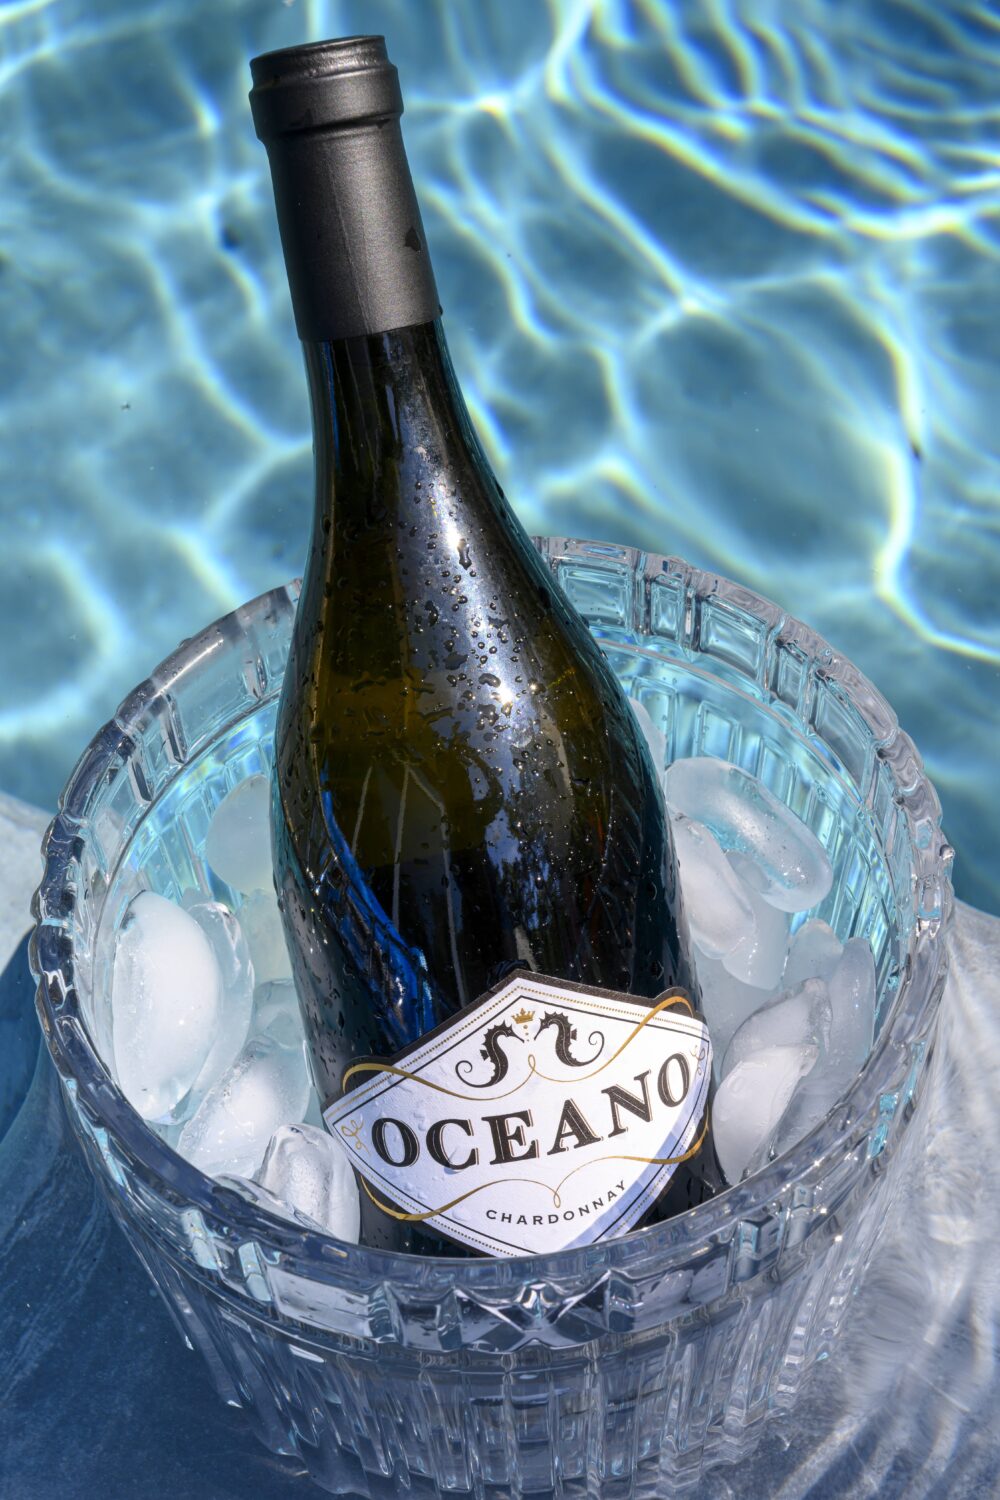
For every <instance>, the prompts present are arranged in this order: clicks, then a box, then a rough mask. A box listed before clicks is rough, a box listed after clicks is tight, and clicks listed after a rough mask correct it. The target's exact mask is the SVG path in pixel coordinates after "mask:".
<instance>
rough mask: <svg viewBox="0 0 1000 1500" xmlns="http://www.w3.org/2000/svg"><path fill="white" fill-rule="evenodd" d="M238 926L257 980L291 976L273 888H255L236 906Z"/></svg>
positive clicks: (259, 981)
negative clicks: (251, 893) (268, 889)
mask: <svg viewBox="0 0 1000 1500" xmlns="http://www.w3.org/2000/svg"><path fill="white" fill-rule="evenodd" d="M238 915H239V919H240V926H241V927H242V928H243V934H244V936H245V938H246V940H247V944H248V946H249V948H250V959H251V961H252V963H253V973H254V978H255V979H256V981H257V983H258V984H267V983H268V982H269V981H271V980H274V979H291V977H292V966H291V964H290V962H289V960H288V949H287V948H286V946H285V933H284V929H283V928H282V925H281V912H280V911H279V910H278V901H277V897H276V896H275V894H274V892H273V891H255V892H254V894H253V895H252V896H249V897H248V898H247V900H246V901H244V903H243V905H242V906H241V907H240V909H239V914H238Z"/></svg>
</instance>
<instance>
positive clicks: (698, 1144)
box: [361, 1109, 709, 1224]
mask: <svg viewBox="0 0 1000 1500" xmlns="http://www.w3.org/2000/svg"><path fill="white" fill-rule="evenodd" d="M708 1127H709V1117H708V1110H707V1109H706V1111H705V1123H704V1125H703V1126H702V1127H701V1131H700V1133H699V1135H698V1139H697V1140H696V1141H695V1143H694V1145H693V1146H691V1147H689V1149H688V1150H687V1151H685V1152H684V1153H683V1155H681V1156H625V1155H621V1156H599V1157H597V1158H596V1159H595V1160H594V1161H585V1162H581V1163H580V1165H579V1166H578V1167H574V1168H573V1170H572V1171H571V1172H567V1173H566V1176H565V1177H564V1178H563V1179H562V1180H561V1181H560V1182H558V1183H556V1186H555V1187H550V1186H549V1184H548V1183H547V1182H539V1181H538V1178H537V1177H509V1178H506V1179H504V1178H501V1177H496V1178H494V1179H493V1181H492V1182H481V1183H480V1184H479V1186H478V1187H474V1188H470V1189H469V1191H468V1192H467V1193H460V1194H459V1196H458V1197H457V1198H452V1200H451V1202H450V1203H442V1204H441V1206H440V1207H439V1208H428V1209H425V1211H424V1212H423V1213H420V1214H408V1213H404V1212H403V1211H402V1209H398V1208H392V1207H390V1205H389V1204H388V1203H383V1202H382V1200H381V1198H376V1196H375V1194H374V1193H373V1192H372V1190H371V1188H370V1187H369V1186H368V1183H367V1181H366V1179H365V1177H364V1175H363V1174H362V1175H361V1186H362V1187H363V1188H364V1190H365V1192H366V1193H367V1194H368V1196H369V1198H370V1199H371V1201H372V1202H373V1203H374V1204H375V1207H376V1208H380V1209H381V1210H382V1212H383V1213H384V1214H388V1215H389V1217H390V1218H391V1219H399V1220H400V1221H403V1222H405V1223H407V1224H421V1223H423V1221H424V1220H425V1219H433V1218H436V1217H437V1216H438V1214H446V1213H448V1212H449V1210H450V1209H453V1208H456V1207H457V1206H458V1204H459V1203H464V1202H465V1200H466V1198H472V1197H474V1196H475V1194H476V1193H481V1192H483V1191H484V1190H485V1189H486V1188H491V1187H500V1186H503V1187H510V1186H511V1184H512V1183H515V1182H525V1183H530V1184H531V1186H532V1187H539V1188H542V1189H543V1191H545V1192H548V1193H551V1194H552V1206H553V1208H561V1207H562V1198H561V1197H560V1192H561V1190H562V1188H563V1187H564V1186H565V1185H566V1183H567V1182H569V1180H570V1178H571V1177H575V1176H576V1174H577V1172H582V1171H583V1170H584V1168H585V1167H595V1166H598V1165H599V1164H600V1163H601V1162H602V1161H640V1162H643V1163H644V1164H645V1165H646V1166H650V1167H653V1166H655V1167H676V1166H679V1165H680V1163H681V1162H684V1161H690V1159H691V1157H692V1156H696V1155H697V1153H698V1152H699V1151H700V1150H701V1148H702V1146H703V1145H704V1142H705V1137H706V1136H707V1135H708Z"/></svg>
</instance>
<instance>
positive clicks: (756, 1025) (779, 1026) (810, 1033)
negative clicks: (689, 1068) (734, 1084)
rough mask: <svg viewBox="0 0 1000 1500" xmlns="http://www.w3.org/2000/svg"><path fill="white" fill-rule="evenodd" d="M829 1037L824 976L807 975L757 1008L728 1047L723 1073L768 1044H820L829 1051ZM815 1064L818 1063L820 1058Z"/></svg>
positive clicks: (821, 1052)
mask: <svg viewBox="0 0 1000 1500" xmlns="http://www.w3.org/2000/svg"><path fill="white" fill-rule="evenodd" d="M829 1041H830V997H829V995H828V993H827V988H826V985H825V984H824V983H823V981H822V980H821V979H807V980H806V981H805V983H804V984H802V985H800V986H799V988H798V989H796V990H793V991H792V993H791V994H786V995H779V996H778V998H777V1000H771V1001H769V1002H768V1004H767V1005H762V1006H761V1008H760V1009H759V1010H755V1011H754V1013H753V1015H752V1016H750V1017H749V1018H748V1019H747V1020H746V1021H744V1022H743V1025H742V1026H741V1027H740V1029H739V1031H737V1033H736V1035H735V1036H734V1037H733V1039H732V1041H731V1042H730V1043H729V1046H728V1048H727V1049H726V1056H725V1061H724V1063H723V1065H722V1076H723V1077H725V1076H726V1075H727V1073H731V1072H732V1071H733V1069H734V1068H736V1067H738V1066H739V1065H740V1063H741V1062H745V1061H746V1059H747V1058H748V1057H753V1055H754V1054H755V1053H756V1052H760V1051H762V1050H763V1049H764V1048H765V1047H801V1046H803V1045H805V1044H808V1045H810V1046H814V1047H817V1048H818V1049H819V1055H820V1057H822V1055H823V1054H824V1053H825V1052H826V1050H827V1047H828V1046H829ZM815 1066H816V1067H818V1066H819V1063H818V1061H817V1063H816V1065H815Z"/></svg>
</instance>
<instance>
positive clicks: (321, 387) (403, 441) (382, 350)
mask: <svg viewBox="0 0 1000 1500" xmlns="http://www.w3.org/2000/svg"><path fill="white" fill-rule="evenodd" d="M304 352H305V362H306V371H307V376H308V381H309V391H310V399H311V405H312V416H313V443H314V451H315V462H316V507H317V513H316V522H315V524H316V528H317V530H316V532H315V539H316V540H317V541H320V540H321V539H322V537H323V536H324V535H325V536H326V537H327V538H330V539H334V540H336V541H337V542H338V543H339V545H340V546H341V547H348V546H350V545H351V544H352V543H353V542H355V541H358V540H361V539H363V538H365V537H368V538H371V539H374V538H375V537H376V536H386V535H388V534H389V533H390V532H392V533H395V532H396V531H397V529H398V527H399V526H400V524H401V523H402V522H403V521H404V520H406V519H409V520H410V522H411V523H412V525H413V526H414V527H416V528H417V529H418V530H421V531H426V532H427V534H428V537H430V536H431V535H432V534H434V533H435V532H436V531H437V530H438V529H441V528H444V529H445V530H446V529H447V520H446V515H447V513H450V512H451V510H452V505H451V503H450V501H451V498H452V497H454V496H456V495H461V496H462V501H463V504H464V506H465V507H468V506H470V504H471V505H473V506H476V507H478V505H487V506H489V507H490V508H491V509H492V508H494V507H495V506H496V505H497V504H498V503H502V502H501V501H500V497H499V491H498V489H497V486H496V482H495V480H493V478H492V475H491V473H490V470H489V467H488V464H487V461H486V458H485V455H484V454H483V453H482V450H481V448H480V446H479V442H478V439H477V438H476V436H475V433H474V430H473V428H472V425H471V422H470V420H469V416H468V413H467V411H466V408H465V403H464V401H463V399H462V395H461V392H460V390H459V388H458V383H457V381H456V379H455V374H454V371H453V369H452V364H451V359H450V357H449V354H448V348H447V344H446V343H445V339H444V334H443V331H442V329H441V325H440V322H439V321H434V322H431V323H423V324H418V325H416V326H413V327H408V328H398V329H394V330H391V331H389V332H383V333H375V334H368V335H363V336H357V337H353V338H343V339H335V340H324V341H321V342H316V341H307V342H306V343H305V345H304ZM442 540H443V541H445V542H446V540H447V538H446V536H442Z"/></svg>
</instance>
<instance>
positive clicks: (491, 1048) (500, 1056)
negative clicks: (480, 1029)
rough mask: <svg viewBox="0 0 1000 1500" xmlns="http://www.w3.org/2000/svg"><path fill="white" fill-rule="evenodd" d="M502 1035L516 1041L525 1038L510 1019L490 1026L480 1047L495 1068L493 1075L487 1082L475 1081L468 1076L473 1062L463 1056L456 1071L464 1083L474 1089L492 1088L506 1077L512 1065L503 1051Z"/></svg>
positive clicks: (457, 1064)
mask: <svg viewBox="0 0 1000 1500" xmlns="http://www.w3.org/2000/svg"><path fill="white" fill-rule="evenodd" d="M502 1036H509V1037H512V1038H513V1040H514V1041H515V1042H522V1041H523V1040H524V1038H523V1037H520V1036H518V1034H517V1032H516V1031H515V1030H514V1028H513V1026H511V1024H510V1022H509V1021H501V1022H500V1023H499V1024H498V1025H496V1026H491V1027H489V1029H488V1030H487V1032H486V1035H485V1037H484V1038H483V1045H482V1047H480V1049H479V1055H480V1057H484V1058H485V1059H486V1061H487V1062H488V1063H490V1064H491V1066H492V1068H493V1077H492V1078H487V1079H486V1081H485V1083H474V1082H473V1080H472V1079H471V1078H469V1077H468V1076H467V1075H468V1073H469V1070H470V1069H471V1068H472V1066H473V1064H472V1063H471V1062H470V1061H469V1059H468V1058H467V1057H463V1058H462V1060H461V1061H460V1062H457V1063H456V1064H455V1072H456V1073H457V1074H458V1076H459V1078H461V1080H462V1082H463V1083H467V1084H468V1085H469V1087H470V1088H474V1089H488V1088H491V1087H492V1085H493V1084H494V1083H499V1082H500V1080H501V1078H506V1076H507V1070H508V1068H509V1067H510V1062H509V1060H508V1058H507V1054H506V1053H505V1052H501V1050H500V1038H501V1037H502Z"/></svg>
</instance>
